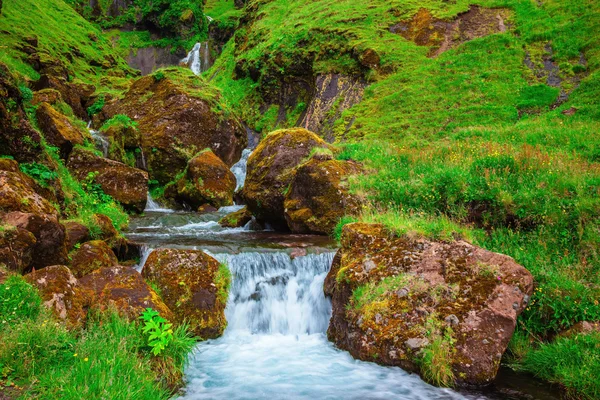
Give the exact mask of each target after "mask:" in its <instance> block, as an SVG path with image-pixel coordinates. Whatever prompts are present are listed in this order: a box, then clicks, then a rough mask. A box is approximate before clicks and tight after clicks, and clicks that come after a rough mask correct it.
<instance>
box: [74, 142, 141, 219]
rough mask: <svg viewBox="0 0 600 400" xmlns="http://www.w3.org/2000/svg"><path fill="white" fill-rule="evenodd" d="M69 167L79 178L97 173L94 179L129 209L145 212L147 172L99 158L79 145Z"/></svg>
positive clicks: (107, 192)
mask: <svg viewBox="0 0 600 400" xmlns="http://www.w3.org/2000/svg"><path fill="white" fill-rule="evenodd" d="M67 167H68V168H69V170H70V171H71V173H72V174H73V175H74V176H75V177H76V178H77V179H79V180H81V181H82V180H85V179H87V178H88V176H89V174H90V173H94V174H95V177H94V182H95V183H97V184H99V185H100V186H101V187H102V190H103V191H104V192H105V193H106V194H108V195H109V196H112V197H113V198H114V199H115V200H117V201H118V202H119V203H121V204H122V205H123V207H125V208H126V209H128V210H131V211H134V212H139V213H141V212H143V211H144V208H146V201H147V197H148V173H147V172H145V171H142V170H141V169H137V168H132V167H129V166H127V165H125V164H123V163H120V162H117V161H113V160H109V159H106V158H102V157H99V156H97V155H95V154H94V153H92V152H91V151H89V150H85V149H83V148H79V147H78V148H76V149H75V150H73V153H72V154H71V156H70V157H69V162H68V163H67Z"/></svg>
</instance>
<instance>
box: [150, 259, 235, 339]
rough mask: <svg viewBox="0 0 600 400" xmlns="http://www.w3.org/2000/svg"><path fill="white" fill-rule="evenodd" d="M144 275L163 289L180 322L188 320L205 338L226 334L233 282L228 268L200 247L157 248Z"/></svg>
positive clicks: (167, 301)
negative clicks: (190, 248) (191, 248)
mask: <svg viewBox="0 0 600 400" xmlns="http://www.w3.org/2000/svg"><path fill="white" fill-rule="evenodd" d="M143 276H144V277H145V278H146V279H148V280H149V281H150V282H153V283H154V284H156V285H157V286H158V287H159V288H160V291H161V294H162V296H163V299H164V301H165V303H166V304H167V305H168V306H169V307H170V308H171V310H173V313H174V314H175V318H176V320H177V321H180V322H182V321H184V320H187V321H188V322H189V323H190V328H191V329H192V330H193V331H194V333H195V334H197V335H198V336H200V337H202V338H204V339H212V338H216V337H219V336H220V335H222V334H223V331H224V330H225V326H226V325H227V321H226V320H225V305H226V304H227V295H228V290H229V284H230V274H229V270H228V269H227V267H225V266H223V265H221V264H220V263H219V262H218V261H217V260H215V259H214V258H212V257H210V256H209V255H207V254H206V253H204V252H202V251H199V250H176V249H158V250H155V251H153V252H152V253H151V254H150V256H149V257H148V260H147V261H146V264H145V265H144V270H143Z"/></svg>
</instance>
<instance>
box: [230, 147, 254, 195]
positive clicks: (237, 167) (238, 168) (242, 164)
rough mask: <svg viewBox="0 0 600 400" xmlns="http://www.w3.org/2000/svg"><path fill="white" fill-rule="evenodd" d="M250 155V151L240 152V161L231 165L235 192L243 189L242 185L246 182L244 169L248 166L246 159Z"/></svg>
mask: <svg viewBox="0 0 600 400" xmlns="http://www.w3.org/2000/svg"><path fill="white" fill-rule="evenodd" d="M250 154H252V150H250V149H245V150H244V151H243V152H242V158H240V161H238V162H237V163H235V164H234V165H233V167H231V172H233V174H234V175H235V179H236V182H237V184H236V187H235V190H236V192H237V191H238V190H240V189H241V188H243V187H244V183H245V182H246V167H247V166H248V157H250Z"/></svg>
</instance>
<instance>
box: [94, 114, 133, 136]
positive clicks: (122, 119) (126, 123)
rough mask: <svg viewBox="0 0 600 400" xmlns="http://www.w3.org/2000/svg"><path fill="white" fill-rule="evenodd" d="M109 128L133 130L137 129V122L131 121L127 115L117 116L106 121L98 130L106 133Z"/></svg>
mask: <svg viewBox="0 0 600 400" xmlns="http://www.w3.org/2000/svg"><path fill="white" fill-rule="evenodd" d="M111 127H117V128H123V129H129V128H134V129H135V128H137V122H135V121H133V120H132V119H131V118H129V117H128V116H127V115H123V114H117V115H115V116H114V117H112V118H111V119H109V120H108V121H106V122H105V123H104V124H103V125H102V127H101V128H100V130H101V131H104V132H106V131H107V130H108V129H110V128H111Z"/></svg>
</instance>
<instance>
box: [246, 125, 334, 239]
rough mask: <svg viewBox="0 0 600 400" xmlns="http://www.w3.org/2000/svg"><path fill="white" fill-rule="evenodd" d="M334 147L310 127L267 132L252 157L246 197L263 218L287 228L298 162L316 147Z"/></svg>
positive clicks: (252, 207) (248, 169)
mask: <svg viewBox="0 0 600 400" xmlns="http://www.w3.org/2000/svg"><path fill="white" fill-rule="evenodd" d="M316 148H320V149H330V150H332V149H333V148H332V147H331V146H330V145H329V144H327V143H326V142H325V141H323V140H322V139H321V138H320V137H318V136H317V135H315V134H314V133H312V132H309V131H307V130H306V129H300V128H296V129H283V130H279V131H275V132H272V133H270V134H269V135H267V137H266V138H264V139H263V140H262V142H260V144H259V145H258V147H257V148H256V150H254V151H253V152H252V154H251V155H250V157H249V158H248V167H247V171H248V172H247V175H246V183H245V186H244V189H243V190H242V193H241V195H242V197H243V199H244V200H245V202H246V204H247V205H248V209H249V210H250V211H251V212H252V214H254V215H255V216H256V217H257V218H258V219H259V220H262V221H265V222H268V223H270V224H273V225H274V226H275V227H276V228H282V227H286V220H285V212H284V204H283V203H284V199H285V194H286V193H287V191H288V190H289V185H290V183H291V182H292V180H293V178H294V173H295V171H296V168H297V167H298V165H300V164H301V162H302V161H303V160H305V159H307V158H308V157H309V156H310V154H311V152H312V151H313V149H316Z"/></svg>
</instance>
